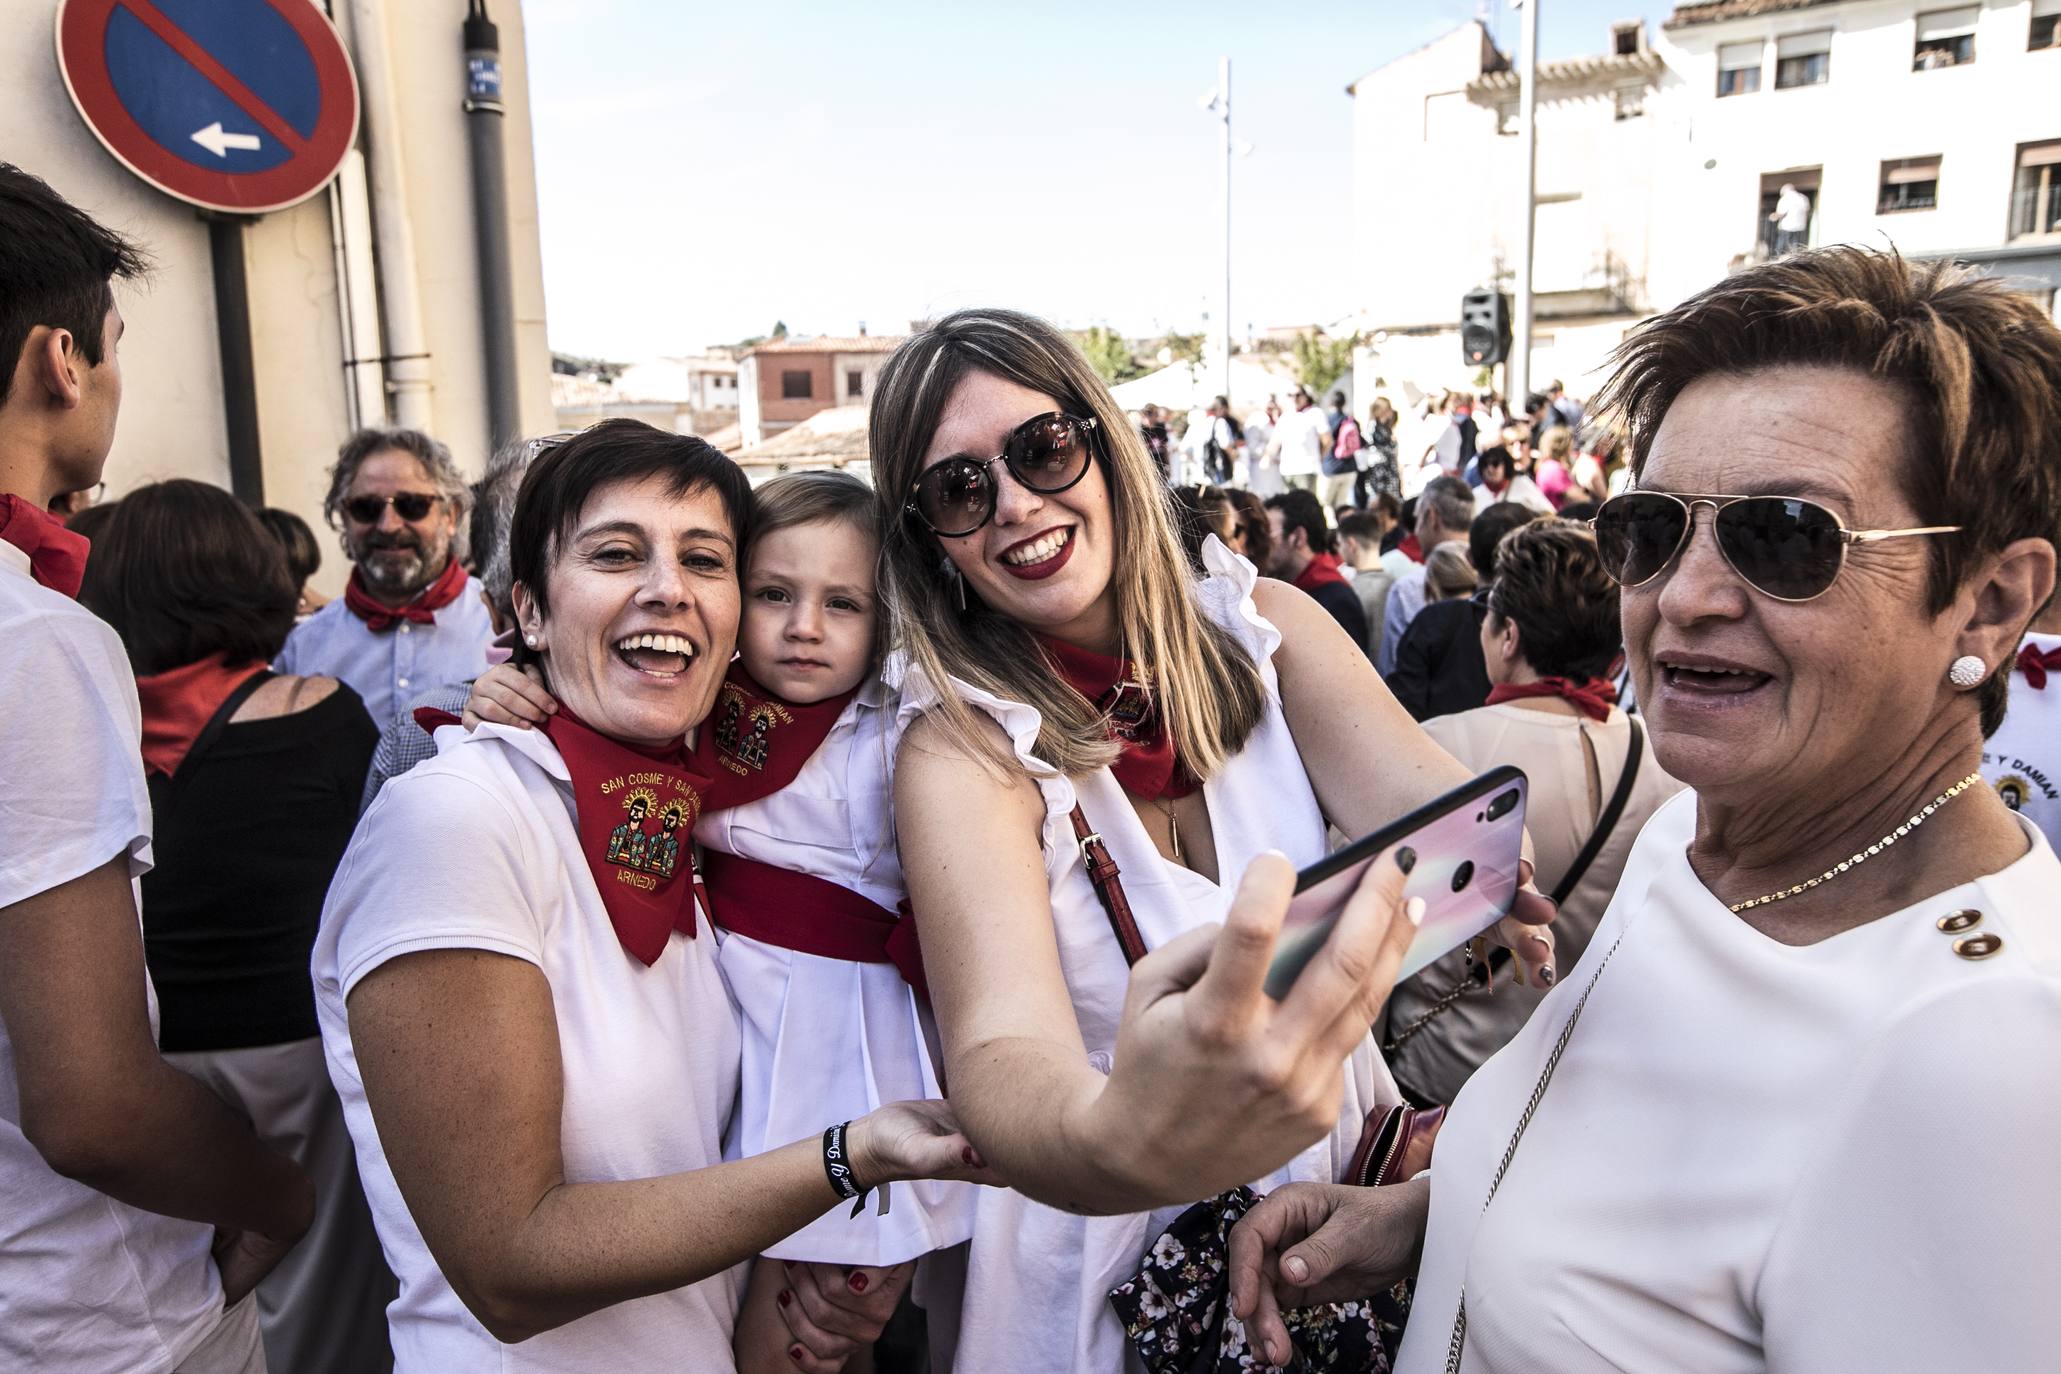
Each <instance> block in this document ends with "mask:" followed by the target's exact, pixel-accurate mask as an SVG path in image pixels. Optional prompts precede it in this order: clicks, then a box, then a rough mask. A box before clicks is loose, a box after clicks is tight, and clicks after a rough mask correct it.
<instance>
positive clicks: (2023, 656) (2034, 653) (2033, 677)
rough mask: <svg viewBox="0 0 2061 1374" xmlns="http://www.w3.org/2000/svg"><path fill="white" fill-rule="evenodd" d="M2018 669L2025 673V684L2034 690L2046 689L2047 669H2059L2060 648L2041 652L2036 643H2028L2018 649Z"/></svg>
mask: <svg viewBox="0 0 2061 1374" xmlns="http://www.w3.org/2000/svg"><path fill="white" fill-rule="evenodd" d="M2017 666H2018V671H2019V672H2021V673H2023V674H2025V685H2026V686H2028V687H2030V688H2032V690H2033V691H2035V692H2044V691H2045V690H2047V673H2048V671H2049V670H2061V648H2053V649H2049V650H2047V651H2046V652H2045V653H2041V652H2040V649H2039V646H2038V645H2037V644H2028V645H2026V646H2025V647H2024V648H2022V649H2020V650H2019V651H2018V665H2017Z"/></svg>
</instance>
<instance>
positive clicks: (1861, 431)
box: [1232, 247, 2061, 1374]
mask: <svg viewBox="0 0 2061 1374" xmlns="http://www.w3.org/2000/svg"><path fill="white" fill-rule="evenodd" d="M1606 400H1607V401H1608V402H1609V403H1610V405H1611V408H1612V409H1614V410H1615V412H1616V413H1618V414H1620V415H1623V416H1625V417H1627V418H1628V420H1629V422H1630V444H1631V454H1632V462H1633V468H1634V471H1635V473H1636V475H1637V485H1636V489H1635V491H1634V492H1633V493H1632V494H1631V495H1628V496H1622V497H1619V498H1617V499H1616V500H1613V501H1612V502H1610V503H1609V504H1608V505H1606V506H1605V507H1604V508H1603V510H1602V512H1601V513H1600V514H1599V515H1598V516H1597V518H1596V533H1597V536H1598V544H1599V547H1600V550H1601V553H1602V555H1603V561H1604V568H1605V570H1606V571H1607V572H1609V573H1610V574H1611V575H1612V576H1613V577H1615V578H1616V579H1617V581H1618V582H1619V583H1620V584H1621V586H1622V594H1621V618H1622V620H1623V628H1624V640H1625V649H1626V652H1627V654H1628V656H1629V658H1630V661H1631V670H1632V677H1633V679H1634V681H1635V682H1636V683H1637V685H1638V698H1639V706H1640V709H1641V711H1642V713H1643V719H1644V721H1645V724H1646V727H1647V731H1648V735H1649V738H1650V743H1651V745H1652V752H1653V760H1654V762H1656V763H1658V764H1659V765H1660V766H1661V767H1663V768H1665V769H1666V770H1667V772H1668V773H1669V774H1671V775H1673V776H1674V777H1675V778H1678V779H1680V780H1681V781H1682V782H1683V783H1684V784H1686V785H1687V787H1688V788H1689V789H1691V790H1689V791H1687V792H1684V793H1682V794H1681V795H1679V796H1677V797H1675V798H1674V799H1672V800H1671V801H1668V802H1666V803H1665V804H1663V805H1662V806H1661V807H1660V808H1659V809H1658V810H1657V811H1655V812H1654V814H1653V817H1652V819H1651V820H1650V821H1649V822H1648V823H1647V825H1646V826H1645V828H1644V830H1643V831H1642V832H1641V834H1640V836H1639V839H1638V841H1637V842H1636V844H1635V845H1634V846H1633V848H1632V851H1631V853H1630V855H1629V856H1628V858H1627V859H1626V861H1625V867H1624V876H1623V878H1622V880H1621V881H1620V883H1619V885H1618V888H1617V894H1616V896H1615V898H1614V899H1613V900H1612V902H1611V904H1610V906H1609V908H1608V910H1607V911H1606V912H1605V913H1604V915H1603V918H1602V920H1601V922H1600V924H1599V925H1598V926H1597V927H1596V930H1595V933H1594V935H1593V936H1592V937H1591V938H1590V939H1589V941H1588V948H1587V951H1586V953H1584V954H1583V956H1582V958H1581V961H1580V962H1579V963H1578V964H1576V965H1575V967H1574V968H1573V969H1571V970H1570V971H1568V973H1567V974H1566V975H1565V976H1564V977H1563V978H1562V979H1561V980H1560V986H1559V987H1558V988H1557V989H1556V990H1555V991H1554V992H1553V993H1552V995H1550V996H1549V997H1547V998H1546V1000H1545V1001H1544V1002H1543V1003H1542V1004H1541V1005H1540V1006H1539V1008H1538V1010H1537V1011H1536V1013H1535V1014H1534V1015H1533V1016H1532V1017H1531V1019H1530V1021H1529V1022H1528V1023H1527V1024H1526V1026H1525V1028H1524V1029H1523V1030H1522V1031H1520V1032H1518V1034H1517V1036H1516V1037H1515V1038H1514V1039H1513V1040H1512V1041H1511V1042H1510V1043H1509V1045H1508V1046H1507V1047H1505V1048H1504V1049H1503V1050H1502V1051H1501V1052H1500V1053H1498V1054H1497V1055H1496V1056H1495V1057H1493V1058H1491V1059H1490V1060H1489V1061H1488V1062H1487V1063H1486V1064H1484V1065H1483V1066H1482V1067H1481V1068H1480V1069H1479V1070H1477V1071H1476V1072H1475V1074H1474V1075H1473V1077H1472V1078H1471V1079H1470V1080H1469V1081H1468V1084H1467V1087H1466V1089H1465V1090H1464V1091H1463V1092H1462V1093H1461V1094H1460V1096H1459V1099H1458V1101H1457V1102H1456V1103H1455V1104H1454V1106H1453V1110H1452V1112H1451V1114H1450V1115H1449V1116H1448V1118H1447V1120H1446V1123H1445V1128H1444V1131H1443V1132H1442V1133H1441V1135H1440V1136H1439V1141H1438V1152H1437V1154H1436V1156H1435V1157H1434V1160H1433V1164H1432V1192H1431V1207H1430V1210H1429V1221H1428V1228H1427V1225H1426V1221H1425V1218H1424V1216H1422V1215H1419V1214H1414V1213H1406V1212H1405V1211H1404V1210H1403V1209H1402V1208H1401V1207H1400V1206H1398V1200H1397V1199H1394V1198H1384V1197H1377V1196H1372V1195H1370V1194H1369V1193H1368V1192H1366V1191H1363V1192H1361V1193H1359V1194H1350V1193H1345V1192H1341V1191H1339V1190H1336V1189H1328V1188H1295V1189H1289V1190H1283V1191H1282V1192H1280V1193H1277V1194H1275V1195H1274V1196H1273V1197H1271V1198H1269V1199H1267V1200H1266V1201H1265V1202H1263V1203H1262V1204H1261V1205H1260V1206H1259V1207H1258V1208H1255V1209H1254V1210H1253V1211H1252V1212H1251V1213H1249V1214H1248V1215H1247V1216H1246V1217H1245V1219H1244V1220H1243V1222H1241V1224H1240V1230H1239V1232H1238V1233H1236V1234H1234V1236H1233V1238H1232V1267H1233V1270H1234V1277H1233V1292H1234V1306H1235V1307H1236V1309H1237V1310H1238V1311H1240V1312H1244V1313H1252V1314H1253V1319H1254V1324H1255V1326H1256V1328H1257V1329H1258V1330H1259V1332H1260V1333H1261V1335H1262V1337H1263V1339H1266V1340H1269V1341H1272V1342H1280V1341H1283V1340H1285V1333H1284V1332H1283V1331H1282V1330H1281V1327H1280V1324H1279V1322H1278V1321H1277V1320H1276V1319H1275V1318H1274V1317H1273V1315H1272V1312H1271V1306H1272V1304H1274V1303H1276V1302H1279V1303H1280V1304H1282V1305H1284V1306H1286V1305H1292V1304H1294V1303H1298V1302H1301V1301H1305V1300H1307V1299H1309V1298H1310V1297H1312V1296H1323V1297H1334V1298H1335V1297H1337V1296H1339V1294H1340V1293H1341V1292H1342V1291H1351V1290H1354V1289H1357V1290H1358V1291H1361V1292H1366V1291H1370V1290H1372V1289H1373V1288H1374V1287H1376V1286H1378V1285H1379V1284H1380V1283H1381V1282H1382V1281H1383V1280H1384V1279H1385V1278H1386V1277H1388V1276H1390V1275H1393V1274H1395V1273H1397V1272H1403V1271H1406V1270H1407V1268H1408V1267H1409V1266H1410V1263H1411V1256H1412V1255H1413V1253H1414V1252H1415V1251H1416V1250H1417V1249H1418V1247H1419V1245H1420V1244H1421V1248H1422V1256H1423V1260H1422V1265H1421V1267H1419V1268H1418V1270H1417V1290H1416V1304H1415V1307H1414V1309H1413V1310H1412V1313H1411V1319H1410V1329H1409V1332H1408V1333H1407V1335H1406V1336H1405V1339H1404V1343H1403V1350H1402V1356H1401V1359H1400V1360H1399V1361H1398V1362H1397V1365H1396V1368H1397V1369H1398V1370H1399V1371H1404V1374H1429V1372H1430V1371H1436V1370H1447V1371H1452V1370H1465V1371H1467V1374H1510V1372H1511V1371H1519V1370H1524V1371H1529V1370H1540V1369H1550V1370H1575V1369H1582V1370H1587V1369H1695V1370H1704V1371H1736V1372H1737V1374H1767V1372H1768V1371H1781V1372H1782V1374H1835V1371H1836V1372H1838V1374H1844V1372H1845V1371H1851V1370H1862V1369H1865V1370H1869V1371H1871V1372H1872V1374H1919V1372H1920V1371H1924V1372H1925V1374H1932V1372H1933V1371H1939V1370H1948V1369H1953V1370H1977V1369H1980V1370H2030V1369H2045V1368H2051V1367H2053V1364H2054V1355H2053V1336H2052V1333H2051V1330H2050V1329H2049V1323H2048V1322H2047V1321H2046V1320H2045V1314H2046V1311H2047V1309H2048V1308H2049V1307H2050V1306H2051V1304H2052V1288H2053V1284H2052V1276H2053V1273H2054V1261H2053V1244H2054V1236H2055V1234H2056V1233H2057V1232H2061V1188H2056V1187H2055V1185H2054V1178H2053V1167H2052V1161H2053V1150H2052V1142H2053V1141H2054V1140H2055V1139H2056V1138H2057V1136H2061V1094H2056V1093H2054V1092H2053V1091H2051V1090H2050V1088H2049V1086H2048V1085H2047V1084H2046V1083H2045V1081H2044V1078H2043V1075H2044V1073H2045V1067H2046V1066H2049V1065H2052V1064H2054V1063H2057V1062H2061V926H2057V924H2056V922H2055V894H2056V893H2061V862H2057V861H2056V859H2055V857H2054V853H2053V851H2052V850H2051V849H2050V848H2049V847H2048V845H2047V842H2046V840H2045V839H2044V838H2043V837H2042V836H2041V835H2040V834H2039V832H2038V831H2037V830H2036V829H2035V828H2034V827H2033V826H2032V825H2030V824H2029V823H2027V821H2026V819H2025V818H2024V817H2022V816H2017V815H2014V814H2013V813H2012V812H2011V810H2010V809H2009V808H2008V807H2007V806H2006V805H2005V804H2004V802H2003V801H2002V800H2001V799H2000V798H1999V797H1998V796H1997V794H1996V793H1995V792H1994V791H1992V790H1991V789H1990V788H1988V787H1985V786H1983V785H1982V783H1981V776H1980V774H1979V773H1978V771H1977V770H1978V767H1979V765H1980V762H1981V758H1982V753H1983V740H1984V737H1985V735H1987V734H1989V733H1990V732H1992V731H1994V730H1995V728H1996V726H1997V724H1998V723H1999V721H2000V720H2001V718H2002V716H2003V710H2004V704H2005V698H2006V694H2007V692H2008V690H2009V686H2008V683H2009V678H2010V674H2011V664H2012V662H2013V658H2014V655H2016V654H2017V652H2018V645H2019V637H2020V635H2021V634H2022V633H2023V631H2024V629H2025V626H2026V625H2027V623H2028V622H2029V621H2031V620H2032V619H2033V617H2034V615H2035V614H2036V613H2037V612H2038V611H2039V610H2040V608H2041V607H2042V606H2043V605H2045V604H2047V602H2048V601H2049V600H2050V598H2051V597H2052V595H2053V592H2054V587H2055V561H2056V555H2055V540H2056V536H2057V534H2061V463H2057V462H2056V454H2057V452H2061V330H2057V329H2056V328H2055V327H2054V324H2053V322H2052V321H2051V320H2049V319H2047V318H2046V317H2045V312H2044V310H2043V308H2041V307H2038V306H2035V305H2034V304H2032V303H2031V301H2030V300H2028V299H2027V298H2026V297H2023V296H2020V295H2017V294H2015V293H2013V292H2012V291H2010V290H2009V289H2008V288H2007V287H2006V286H2005V285H2004V284H2003V283H2002V282H2001V281H1997V280H1994V279H1986V278H1982V277H1977V276H1974V275H1972V274H1970V273H1968V272H1967V271H1965V270H1964V269H1961V268H1958V267H1956V266H1953V265H1951V264H1948V263H1938V262H1934V263H1925V264H1922V265H1911V264H1906V263H1905V262H1904V261H1903V260H1902V259H1901V258H1898V257H1897V256H1896V255H1894V254H1893V253H1874V252H1869V251H1866V250H1862V249H1857V248H1844V247H1843V248H1831V249H1824V250H1820V251H1817V252H1811V253H1799V254H1794V255H1791V256H1789V257H1787V258H1784V259H1782V260H1780V261H1779V262H1772V263H1768V264H1765V265H1763V266H1760V267H1756V268H1751V269H1748V270H1747V271H1744V272H1738V273H1734V274H1733V275H1732V276H1730V277H1729V278H1727V279H1726V280H1725V281H1724V282H1722V283H1721V284H1719V285H1717V286H1714V287H1712V288H1710V289H1709V290H1707V291H1705V292H1704V293H1702V294H1701V295H1700V296H1697V297H1694V298H1691V299H1690V300H1688V301H1686V302H1684V303H1683V304H1682V305H1680V306H1678V307H1676V308H1675V309H1674V310H1672V311H1669V312H1668V313H1667V314H1665V315H1662V316H1659V317H1657V318H1655V319H1654V320H1652V321H1649V322H1648V323H1647V324H1646V325H1644V326H1642V327H1641V328H1640V329H1639V331H1638V332H1636V333H1635V334H1633V335H1632V336H1631V338H1630V339H1629V340H1627V342H1626V343H1625V344H1624V346H1623V348H1622V349H1621V351H1620V353H1619V355H1618V358H1617V371H1616V374H1615V377H1614V379H1613V381H1612V382H1611V385H1610V387H1609V388H1608V390H1607V392H1606ZM2034 1065H2037V1066H2041V1067H2040V1068H2039V1069H2037V1070H2035V1071H2034V1077H2031V1078H2029V1077H2028V1076H2027V1072H2026V1069H2027V1066H2034ZM1391 1191H1393V1190H1386V1189H1376V1190H1371V1193H1373V1194H1379V1193H1383V1192H1391ZM1313 1232H1314V1233H1319V1234H1317V1235H1314V1236H1313V1235H1312V1233H1313ZM1306 1236H1307V1237H1311V1239H1312V1241H1313V1242H1314V1243H1313V1244H1308V1245H1304V1244H1301V1242H1302V1241H1303V1239H1304V1238H1305V1237H1306ZM1263 1273H1264V1274H1275V1273H1278V1274H1281V1275H1284V1276H1286V1277H1285V1278H1284V1279H1283V1280H1281V1285H1282V1286H1281V1287H1280V1289H1279V1290H1275V1289H1273V1288H1271V1287H1270V1286H1269V1285H1267V1284H1266V1283H1264V1282H1263V1281H1262V1275H1263ZM1943 1293H1945V1294H1957V1295H1967V1296H1966V1297H1947V1298H1945V1299H1944V1300H1943V1299H1942V1294H1943ZM1976 1295H1979V1296H1976Z"/></svg>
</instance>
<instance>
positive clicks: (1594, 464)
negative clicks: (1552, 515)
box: [1569, 425, 1619, 506]
mask: <svg viewBox="0 0 2061 1374" xmlns="http://www.w3.org/2000/svg"><path fill="white" fill-rule="evenodd" d="M1618 447H1619V440H1618V434H1617V431H1616V430H1615V429H1612V428H1611V427H1610V426H1608V425H1589V426H1586V427H1585V428H1584V429H1583V430H1582V432H1581V435H1580V437H1579V439H1578V440H1577V446H1576V449H1575V454H1574V463H1573V465H1572V466H1571V468H1570V469H1569V472H1570V475H1571V476H1572V477H1573V479H1574V489H1573V490H1572V491H1571V492H1570V493H1569V496H1570V497H1571V498H1572V499H1574V500H1579V501H1593V502H1595V503H1596V504H1597V505H1599V506H1600V505H1602V504H1603V503H1604V502H1605V501H1608V500H1609V499H1610V497H1611V491H1610V467H1611V462H1612V460H1613V459H1614V458H1615V457H1616V456H1617V450H1618Z"/></svg>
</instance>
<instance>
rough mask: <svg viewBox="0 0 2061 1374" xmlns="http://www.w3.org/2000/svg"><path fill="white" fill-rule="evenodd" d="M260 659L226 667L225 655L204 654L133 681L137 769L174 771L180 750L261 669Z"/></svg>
mask: <svg viewBox="0 0 2061 1374" xmlns="http://www.w3.org/2000/svg"><path fill="white" fill-rule="evenodd" d="M264 668H265V665H264V664H262V663H245V664H242V665H240V666H238V667H235V668H231V667H230V666H229V664H228V662H227V656H226V655H223V654H209V655H208V656H207V657H206V658H203V659H201V660H199V661H198V662H195V663H189V664H187V665H186V666H185V667H183V668H172V669H168V670H167V671H165V672H162V673H152V674H150V675H149V676H148V677H139V678H137V679H136V699H137V701H138V702H139V703H141V705H142V707H143V771H144V772H146V773H162V774H164V775H165V776H166V777H168V778H169V777H170V776H172V774H174V773H176V772H178V771H179V765H180V764H181V763H183V762H185V759H186V751H187V750H189V749H191V748H193V741H194V740H196V739H198V738H199V737H200V732H201V731H202V730H203V729H205V728H206V727H207V723H208V722H209V721H211V720H213V719H214V718H215V712H217V711H219V710H221V709H222V703H223V702H225V701H227V700H228V699H229V694H230V693H231V692H233V691H235V690H236V689H237V688H238V687H240V686H242V685H243V680H244V679H245V678H247V677H250V676H252V675H253V674H255V673H260V672H263V671H264Z"/></svg>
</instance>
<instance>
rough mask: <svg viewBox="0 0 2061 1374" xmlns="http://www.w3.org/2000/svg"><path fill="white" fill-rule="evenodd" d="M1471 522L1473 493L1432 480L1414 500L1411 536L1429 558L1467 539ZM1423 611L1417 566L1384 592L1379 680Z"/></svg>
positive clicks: (1451, 480) (1447, 480)
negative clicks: (1435, 551) (1385, 605)
mask: <svg viewBox="0 0 2061 1374" xmlns="http://www.w3.org/2000/svg"><path fill="white" fill-rule="evenodd" d="M1473 523H1474V493H1473V492H1471V491H1469V490H1468V489H1467V484H1466V483H1465V482H1462V481H1461V480H1460V479H1459V478H1457V477H1436V478H1433V479H1432V481H1431V484H1430V485H1429V486H1427V487H1425V488H1424V490H1423V492H1422V493H1420V494H1419V495H1418V497H1417V518H1416V529H1415V531H1414V533H1415V534H1416V536H1417V546H1418V548H1419V549H1420V550H1422V556H1423V557H1424V558H1429V557H1430V556H1431V551H1432V550H1433V549H1435V548H1437V547H1438V546H1439V545H1440V544H1448V543H1452V542H1454V541H1456V540H1462V539H1465V538H1466V537H1467V530H1468V527H1469V526H1471V525H1472V524H1473ZM1422 609H1424V569H1423V567H1422V565H1421V564H1419V565H1418V566H1416V567H1413V568H1410V569H1409V570H1407V571H1405V572H1404V573H1403V574H1402V575H1401V576H1400V577H1397V578H1396V579H1395V585H1394V586H1392V587H1390V588H1389V589H1388V609H1387V610H1385V611H1384V612H1382V616H1381V649H1380V652H1379V653H1377V654H1376V655H1375V659H1374V666H1375V668H1377V669H1378V670H1379V671H1380V673H1381V675H1382V676H1383V677H1387V676H1388V675H1389V674H1390V673H1393V672H1394V671H1395V655H1396V649H1397V647H1398V646H1399V645H1401V644H1402V642H1403V631H1405V630H1407V629H1409V628H1410V622H1411V620H1413V619H1415V618H1416V615H1417V612H1418V611H1420V610H1422Z"/></svg>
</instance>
